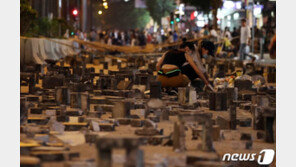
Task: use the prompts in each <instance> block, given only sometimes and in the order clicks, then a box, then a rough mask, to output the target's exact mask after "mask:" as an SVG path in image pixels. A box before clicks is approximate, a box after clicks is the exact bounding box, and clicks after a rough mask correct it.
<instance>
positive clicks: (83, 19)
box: [81, 0, 88, 32]
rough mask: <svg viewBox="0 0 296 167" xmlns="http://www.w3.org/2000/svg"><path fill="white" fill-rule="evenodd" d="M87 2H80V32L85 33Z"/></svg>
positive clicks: (83, 0) (84, 0)
mask: <svg viewBox="0 0 296 167" xmlns="http://www.w3.org/2000/svg"><path fill="white" fill-rule="evenodd" d="M87 13H88V12H87V0H82V11H81V15H82V31H83V32H85V31H86V25H87Z"/></svg>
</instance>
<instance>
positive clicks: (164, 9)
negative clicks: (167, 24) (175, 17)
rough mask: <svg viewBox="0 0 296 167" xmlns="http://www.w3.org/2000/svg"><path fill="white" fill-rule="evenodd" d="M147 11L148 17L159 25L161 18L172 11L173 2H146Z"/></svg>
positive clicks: (156, 0)
mask: <svg viewBox="0 0 296 167" xmlns="http://www.w3.org/2000/svg"><path fill="white" fill-rule="evenodd" d="M146 6H147V10H148V11H149V14H150V16H151V17H152V19H153V20H154V21H156V22H157V24H158V25H161V18H162V17H165V16H167V15H169V14H170V12H172V11H174V9H175V4H174V0H146Z"/></svg>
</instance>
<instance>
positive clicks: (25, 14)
mask: <svg viewBox="0 0 296 167" xmlns="http://www.w3.org/2000/svg"><path fill="white" fill-rule="evenodd" d="M36 19H37V11H36V10H34V9H32V7H31V5H30V3H29V1H28V0H21V2H20V24H21V27H20V31H21V35H23V34H25V33H26V32H27V31H28V30H29V28H30V26H31V24H32V23H33V22H34V21H35V20H36Z"/></svg>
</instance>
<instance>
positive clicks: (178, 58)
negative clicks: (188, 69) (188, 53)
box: [161, 49, 187, 68]
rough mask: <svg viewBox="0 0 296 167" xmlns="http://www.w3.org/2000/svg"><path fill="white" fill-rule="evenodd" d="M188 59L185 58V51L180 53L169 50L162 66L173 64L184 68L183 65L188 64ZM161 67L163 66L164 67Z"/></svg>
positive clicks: (175, 50)
mask: <svg viewBox="0 0 296 167" xmlns="http://www.w3.org/2000/svg"><path fill="white" fill-rule="evenodd" d="M186 61H187V60H186V58H185V52H184V51H180V50H177V49H173V50H169V51H168V52H167V53H166V55H165V57H164V60H163V62H162V65H164V64H172V65H175V66H177V67H179V68H181V67H182V65H183V64H184V63H185V62H186ZM162 65H161V66H162Z"/></svg>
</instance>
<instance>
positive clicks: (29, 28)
mask: <svg viewBox="0 0 296 167" xmlns="http://www.w3.org/2000/svg"><path fill="white" fill-rule="evenodd" d="M20 24H21V35H23V36H29V37H38V36H44V37H54V38H60V37H61V35H62V34H63V33H64V32H65V31H66V29H69V31H72V30H73V29H74V28H73V26H72V25H71V24H69V23H68V22H67V21H65V20H64V19H56V18H54V19H52V20H50V19H48V18H46V17H38V13H37V11H36V10H34V9H32V7H31V5H30V3H29V1H28V0H21V3H20ZM60 32H61V33H62V34H60Z"/></svg>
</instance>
